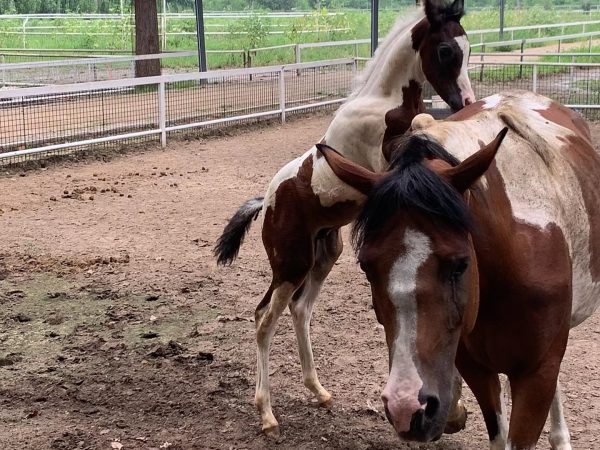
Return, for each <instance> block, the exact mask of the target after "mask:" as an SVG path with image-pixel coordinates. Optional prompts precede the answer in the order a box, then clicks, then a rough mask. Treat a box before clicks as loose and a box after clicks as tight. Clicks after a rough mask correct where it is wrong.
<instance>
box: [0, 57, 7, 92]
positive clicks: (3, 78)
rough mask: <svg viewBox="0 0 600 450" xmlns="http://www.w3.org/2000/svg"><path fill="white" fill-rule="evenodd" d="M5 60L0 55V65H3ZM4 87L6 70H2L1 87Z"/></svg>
mask: <svg viewBox="0 0 600 450" xmlns="http://www.w3.org/2000/svg"><path fill="white" fill-rule="evenodd" d="M5 63H6V59H5V57H4V55H0V64H5ZM4 86H6V69H5V68H4V67H3V68H2V87H4Z"/></svg>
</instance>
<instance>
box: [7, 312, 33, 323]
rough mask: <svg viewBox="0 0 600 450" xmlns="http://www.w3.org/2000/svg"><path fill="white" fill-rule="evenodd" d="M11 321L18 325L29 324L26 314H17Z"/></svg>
mask: <svg viewBox="0 0 600 450" xmlns="http://www.w3.org/2000/svg"><path fill="white" fill-rule="evenodd" d="M11 319H12V320H14V321H15V322H19V323H26V322H31V317H29V316H28V315H27V314H23V313H19V314H16V315H14V316H12V317H11Z"/></svg>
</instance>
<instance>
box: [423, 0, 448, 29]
mask: <svg viewBox="0 0 600 450" xmlns="http://www.w3.org/2000/svg"><path fill="white" fill-rule="evenodd" d="M423 2H424V4H425V15H426V16H427V20H428V21H429V24H430V25H431V26H432V27H437V26H440V25H441V24H442V23H443V22H444V9H445V8H444V7H443V6H442V3H441V1H440V0H423Z"/></svg>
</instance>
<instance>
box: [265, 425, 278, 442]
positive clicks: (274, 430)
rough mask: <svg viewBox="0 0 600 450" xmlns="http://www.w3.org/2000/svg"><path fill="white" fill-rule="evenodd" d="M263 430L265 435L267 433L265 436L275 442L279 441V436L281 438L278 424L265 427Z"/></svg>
mask: <svg viewBox="0 0 600 450" xmlns="http://www.w3.org/2000/svg"><path fill="white" fill-rule="evenodd" d="M262 430H263V433H265V436H266V437H268V438H269V439H273V440H277V439H279V436H280V432H279V425H277V424H275V425H266V426H263V429H262Z"/></svg>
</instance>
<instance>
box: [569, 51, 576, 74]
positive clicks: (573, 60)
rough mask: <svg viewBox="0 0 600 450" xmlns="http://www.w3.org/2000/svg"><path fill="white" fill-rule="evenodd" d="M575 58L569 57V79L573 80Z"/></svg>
mask: <svg viewBox="0 0 600 450" xmlns="http://www.w3.org/2000/svg"><path fill="white" fill-rule="evenodd" d="M574 69H575V57H574V56H572V57H571V67H570V68H569V76H570V77H571V79H573V75H574V73H575V70H574Z"/></svg>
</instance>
